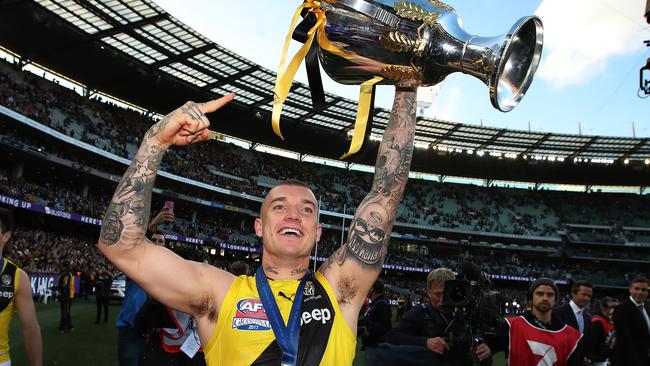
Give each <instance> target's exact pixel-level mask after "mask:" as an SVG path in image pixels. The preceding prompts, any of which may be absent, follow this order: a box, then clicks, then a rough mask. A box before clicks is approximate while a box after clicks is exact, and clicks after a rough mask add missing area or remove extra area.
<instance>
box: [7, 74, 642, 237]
mask: <svg viewBox="0 0 650 366" xmlns="http://www.w3.org/2000/svg"><path fill="white" fill-rule="evenodd" d="M0 104H2V105H5V106H7V107H8V108H11V109H13V110H16V111H18V112H20V113H22V114H24V115H26V116H28V117H30V118H32V119H34V120H36V121H38V122H40V123H43V124H44V125H47V126H49V127H51V128H54V129H56V130H58V131H60V132H62V133H65V134H67V135H69V136H72V137H74V138H76V139H79V140H81V141H84V142H87V143H89V144H92V145H94V146H97V147H99V148H101V149H104V150H106V151H109V152H112V153H114V154H116V155H119V156H123V157H126V158H131V157H132V156H133V154H134V152H135V151H136V149H137V146H138V143H139V141H140V139H141V137H142V136H143V135H144V133H145V131H146V130H147V129H148V128H149V126H150V125H151V124H153V123H154V122H155V121H154V120H153V119H151V118H149V117H148V116H144V115H142V114H140V113H138V112H135V111H132V110H127V109H122V108H118V107H116V106H113V105H110V104H106V103H102V102H100V101H98V100H95V99H93V98H86V97H82V96H80V95H78V94H77V93H75V92H73V91H71V90H69V89H66V88H63V87H60V86H58V85H56V84H54V83H52V82H49V81H47V80H45V79H43V78H40V77H37V76H35V75H32V74H30V73H27V72H20V71H17V70H16V69H15V68H14V67H12V65H9V64H6V63H1V64H0ZM197 162H200V163H197ZM162 168H163V169H164V170H167V171H170V172H172V173H175V174H179V175H182V176H185V177H187V178H190V179H194V180H197V181H201V182H204V183H208V184H212V185H217V186H220V187H223V188H228V189H232V190H235V191H238V192H242V193H248V194H252V195H256V196H263V195H264V193H265V190H266V189H267V188H266V187H265V186H264V185H260V184H259V182H263V181H266V182H269V181H270V182H273V181H277V180H282V179H288V178H299V179H301V180H303V181H305V182H307V183H309V184H310V185H311V186H312V187H313V188H314V191H315V193H316V195H317V196H319V197H320V198H321V199H322V205H323V206H322V207H323V208H324V209H327V210H331V211H337V212H342V211H343V207H346V208H347V211H348V212H350V211H351V210H352V208H354V207H356V206H357V205H358V203H359V202H360V201H361V199H362V198H363V195H364V192H366V191H367V190H368V188H369V187H370V184H371V180H372V176H371V175H370V174H368V173H362V172H356V171H347V170H343V169H337V168H333V167H325V166H322V165H317V164H309V163H301V164H296V163H295V160H291V159H287V158H283V157H278V156H275V155H268V154H263V153H260V152H257V151H250V150H245V149H242V148H239V147H235V146H233V145H229V144H224V143H217V142H215V143H209V144H202V145H200V147H199V146H193V147H188V148H184V149H175V150H174V153H173V154H167V155H166V157H165V159H164V160H163V166H162ZM648 203H649V202H648V196H634V195H622V194H589V195H587V194H584V193H567V192H552V191H529V190H515V189H507V188H495V187H492V188H485V187H477V186H470V185H458V184H441V183H434V182H428V181H421V180H412V181H411V182H410V183H409V185H408V186H407V192H406V195H405V199H404V202H403V204H402V206H401V207H400V209H399V211H398V215H399V216H398V221H400V222H404V223H412V224H420V225H431V226H436V227H443V228H455V229H464V230H470V231H486V232H498V233H510V234H520V235H538V236H557V230H558V229H559V228H560V225H561V224H562V223H567V222H569V223H586V224H599V225H613V224H618V225H621V226H624V225H628V226H650V218H649V217H648V216H647V215H641V214H640V213H641V212H643V210H644V209H645V207H647V205H648Z"/></svg>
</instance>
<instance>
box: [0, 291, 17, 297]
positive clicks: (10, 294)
mask: <svg viewBox="0 0 650 366" xmlns="http://www.w3.org/2000/svg"><path fill="white" fill-rule="evenodd" d="M0 297H4V298H7V299H11V298H12V297H14V292H13V291H0Z"/></svg>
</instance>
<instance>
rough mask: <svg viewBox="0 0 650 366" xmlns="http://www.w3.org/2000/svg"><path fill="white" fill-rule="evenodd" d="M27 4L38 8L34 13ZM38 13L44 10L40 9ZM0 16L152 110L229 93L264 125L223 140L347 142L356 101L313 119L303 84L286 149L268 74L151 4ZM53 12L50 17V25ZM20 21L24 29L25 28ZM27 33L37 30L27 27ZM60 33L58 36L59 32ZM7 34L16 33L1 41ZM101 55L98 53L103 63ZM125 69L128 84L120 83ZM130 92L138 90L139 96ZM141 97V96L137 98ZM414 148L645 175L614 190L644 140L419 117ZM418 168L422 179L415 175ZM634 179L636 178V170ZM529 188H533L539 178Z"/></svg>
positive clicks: (63, 1)
mask: <svg viewBox="0 0 650 366" xmlns="http://www.w3.org/2000/svg"><path fill="white" fill-rule="evenodd" d="M36 4H38V5H40V6H41V7H42V8H40V9H39V7H38V6H34V5H36ZM43 8H44V9H47V11H45V12H44V11H42V9H43ZM9 10H10V11H9ZM0 13H2V14H4V16H3V15H0V22H1V23H4V24H6V25H5V27H2V26H0V45H5V46H6V47H7V48H9V49H12V50H15V51H16V52H18V53H20V54H21V55H23V56H24V57H26V58H28V59H30V60H33V61H34V62H38V63H40V64H43V65H45V66H47V67H50V68H52V69H53V70H57V71H60V72H61V73H63V74H64V75H67V76H70V77H72V78H74V79H76V80H78V81H80V82H82V83H84V84H86V85H88V86H89V87H94V88H97V89H98V90H102V91H104V92H107V93H109V94H112V95H115V96H117V97H120V98H123V99H125V100H128V101H131V102H133V103H136V104H139V105H141V106H143V107H145V108H148V109H151V110H155V111H165V110H170V109H171V108H173V107H174V106H177V105H178V103H177V101H178V100H186V99H192V98H195V99H198V98H201V97H205V96H206V95H211V94H218V95H223V94H226V93H228V92H235V93H236V94H237V102H238V103H239V107H240V108H239V111H240V112H238V113H240V114H247V113H248V114H247V116H248V117H254V118H250V119H252V120H254V123H257V124H258V125H259V124H260V123H261V122H260V121H255V119H258V120H259V119H261V120H262V121H263V122H264V123H266V122H268V123H266V125H265V127H264V129H265V130H268V131H265V132H264V134H263V135H260V133H261V132H260V131H257V130H260V129H261V128H251V126H250V125H248V126H247V128H244V127H242V126H239V129H237V128H235V127H224V132H225V133H231V134H234V135H235V136H238V137H242V138H246V139H249V140H252V141H258V142H264V143H269V142H271V143H270V144H272V145H275V146H279V147H284V148H289V149H295V150H296V151H300V152H304V153H310V154H318V152H320V153H321V155H322V156H325V157H334V158H336V157H337V156H340V154H341V153H342V152H343V151H344V148H345V147H346V144H347V139H349V137H348V136H347V135H348V132H349V131H350V130H351V129H352V126H353V125H354V120H355V115H356V102H355V101H352V100H349V99H345V98H342V97H339V96H336V95H333V94H329V93H326V95H325V99H326V103H327V104H326V107H325V109H324V110H323V111H321V112H316V111H314V110H313V108H312V103H311V95H310V89H309V86H308V85H305V84H302V83H298V82H294V84H293V87H292V88H291V93H290V94H289V97H288V98H287V101H286V103H285V107H284V110H283V131H287V130H289V129H296V130H297V131H298V132H295V133H294V134H293V136H294V138H293V139H292V138H291V136H292V135H291V134H289V136H285V137H287V141H285V142H280V141H278V140H277V139H275V140H274V139H273V138H272V135H271V134H270V122H269V116H270V111H271V108H272V101H273V87H274V83H275V72H273V71H271V70H268V69H265V68H263V67H261V66H259V65H257V64H255V63H253V62H251V61H249V60H247V59H245V58H243V57H241V56H238V55H237V54H235V53H233V52H231V51H229V50H227V49H225V48H223V47H221V46H220V45H218V44H217V43H215V42H213V41H211V40H209V39H207V38H206V37H204V36H202V35H200V34H199V33H197V32H196V31H194V30H193V29H191V28H190V27H188V26H187V25H185V24H183V23H182V22H180V21H179V20H177V19H175V18H174V17H173V16H171V15H170V14H168V13H166V12H165V11H164V10H163V9H162V8H160V7H159V6H157V5H156V4H155V3H153V2H151V1H147V0H15V1H13V2H9V4H7V5H3V6H0ZM48 13H49V14H48ZM52 14H56V15H57V16H58V17H52V16H51V15H52ZM56 18H59V19H56ZM25 19H29V20H30V21H28V22H25ZM54 19H56V21H54ZM61 20H63V22H61ZM34 25H41V27H33V26H34ZM64 25H65V26H67V27H65V28H67V30H63V29H62V28H63V27H64ZM34 29H36V30H34ZM39 29H42V30H40V31H39ZM53 29H55V30H56V32H54V33H55V34H54V35H50V34H44V33H43V32H45V31H52V30H53ZM71 30H72V31H73V32H71ZM7 33H16V34H13V35H11V36H10V35H8V34H7ZM98 48H99V49H100V50H101V51H99V50H98ZM100 52H103V57H102V56H101V55H100ZM107 52H110V54H111V55H110V56H109V57H106V54H107ZM93 54H96V55H95V56H93ZM80 57H81V58H82V59H81V60H80ZM83 58H87V59H89V60H92V63H91V64H90V65H88V64H84V63H83V61H84V60H83ZM126 70H128V72H129V73H131V74H135V76H133V77H125V76H123V73H124V72H126ZM134 70H135V72H134ZM98 73H99V74H100V75H97V74H98ZM120 73H122V74H120ZM120 75H121V76H120ZM141 79H148V80H149V82H148V84H147V83H143V82H141V81H140V80H141ZM167 80H172V81H173V83H174V84H176V85H178V84H183V85H184V88H179V87H178V86H176V87H175V88H176V90H177V91H178V90H179V89H180V93H179V95H178V96H175V97H173V98H172V97H170V96H164V95H161V92H160V91H157V92H152V89H156V88H152V87H151V85H152V84H153V85H159V87H158V88H157V89H163V88H162V87H163V86H164V85H167V84H165V83H166V82H167ZM136 84H138V85H136ZM139 84H143V85H141V88H139V86H140V85H139ZM145 86H146V87H147V88H148V89H145ZM143 90H148V91H147V92H146V93H144V92H143ZM143 94H149V96H143ZM152 94H153V95H152ZM251 111H253V112H254V113H250V112H251ZM388 116H389V111H388V110H385V109H382V108H375V110H374V113H373V121H374V122H373V124H372V131H371V132H372V134H373V135H376V136H380V135H381V134H382V132H383V129H384V128H385V127H386V124H387V120H388ZM229 128H230V130H229ZM305 133H307V136H309V134H311V135H312V136H314V135H315V134H319V136H330V137H336V138H337V142H336V143H334V144H328V143H327V139H326V138H321V137H319V138H318V140H319V142H318V143H317V144H316V146H315V144H314V141H310V142H305V141H302V140H305V138H304V136H305ZM285 135H286V133H285ZM298 140H301V141H298ZM312 140H314V139H312ZM416 141H417V143H418V144H417V145H418V147H420V148H422V150H420V151H418V152H416V161H417V155H418V154H419V155H422V154H425V153H429V154H430V155H435V156H443V155H444V156H445V157H448V156H449V155H450V154H461V155H464V156H465V157H466V158H467V157H468V156H471V158H475V157H476V156H479V157H481V156H483V155H486V156H492V157H498V158H503V159H506V158H512V159H517V160H529V161H553V162H556V161H560V162H563V161H564V162H568V163H576V164H579V163H582V162H585V163H590V164H592V163H593V164H596V165H600V164H614V165H621V166H622V165H627V164H628V163H630V164H631V165H634V164H636V165H637V168H638V169H637V171H638V170H639V169H641V170H644V171H645V173H644V174H642V175H641V176H640V177H637V178H641V179H640V180H639V179H635V180H634V182H633V181H632V180H631V179H627V180H626V181H625V182H618V183H617V184H623V185H642V186H646V185H648V174H647V170H648V167H647V165H648V163H650V139H648V138H626V137H625V138H624V137H604V136H584V135H567V134H554V133H541V132H527V131H517V130H508V129H498V128H491V127H479V126H474V125H466V124H460V123H454V122H449V121H441V120H433V119H427V118H419V119H418V127H417V133H416ZM366 144H367V145H368V143H366ZM370 145H372V144H370ZM375 145H376V144H375ZM375 147H376V146H375ZM315 149H316V150H315ZM373 157H374V150H373V152H371V153H365V154H364V151H363V150H362V152H361V153H360V154H359V156H357V157H356V158H353V159H352V161H359V162H368V161H372V158H373ZM426 160H427V159H421V161H422V162H423V163H422V165H423V166H429V167H430V166H432V165H430V163H431V162H430V161H429V162H427V163H424V161H426ZM482 160H487V159H485V158H484V159H482ZM624 163H625V164H624ZM483 164H485V162H483ZM644 165H645V166H644ZM469 166H471V164H469ZM437 167H440V164H438V165H437ZM628 168H629V167H628ZM469 169H470V170H472V169H471V168H469ZM595 169H596V168H595ZM420 170H423V171H427V169H422V168H421V169H420ZM472 171H473V172H474V173H473V174H474V175H472V174H467V173H465V174H462V173H461V174H457V175H465V176H475V174H477V173H476V171H477V170H476V169H473V170H472ZM479 171H480V170H479ZM448 173H449V174H454V172H448ZM531 173H532V172H531ZM592 173H594V172H593V171H592ZM479 174H486V175H485V177H486V178H494V179H517V178H516V177H514V176H512V175H511V174H506V173H503V174H501V175H494V176H490V174H489V173H488V172H484V173H479ZM635 174H637V175H638V172H637V173H635ZM589 175H590V176H591V177H592V178H589V179H593V177H596V176H598V175H600V174H595V175H594V174H589ZM605 175H611V174H605ZM585 177H586V176H585ZM530 179H532V178H530ZM581 179H583V178H580V177H579V176H578V177H576V178H573V179H572V181H575V182H577V181H579V180H581ZM584 179H588V178H584ZM524 180H526V179H525V178H524ZM535 180H538V181H541V179H539V178H536V179H535ZM626 182H627V183H626ZM582 183H584V182H582ZM611 183H613V184H614V183H615V182H613V181H612V182H611Z"/></svg>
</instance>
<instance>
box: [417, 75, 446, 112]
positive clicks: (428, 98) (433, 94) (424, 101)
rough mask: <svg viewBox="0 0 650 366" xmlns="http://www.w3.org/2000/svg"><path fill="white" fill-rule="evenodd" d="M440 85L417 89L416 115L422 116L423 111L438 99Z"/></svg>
mask: <svg viewBox="0 0 650 366" xmlns="http://www.w3.org/2000/svg"><path fill="white" fill-rule="evenodd" d="M441 85H442V83H438V84H436V85H433V86H427V87H420V88H418V94H417V103H418V115H420V116H422V115H424V111H425V110H427V109H428V108H429V107H431V106H432V105H433V102H434V101H435V100H436V98H437V97H438V93H439V92H440V86H441Z"/></svg>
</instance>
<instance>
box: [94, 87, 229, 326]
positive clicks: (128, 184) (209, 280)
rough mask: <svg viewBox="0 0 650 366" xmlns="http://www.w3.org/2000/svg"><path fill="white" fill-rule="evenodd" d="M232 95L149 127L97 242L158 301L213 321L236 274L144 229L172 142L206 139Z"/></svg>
mask: <svg viewBox="0 0 650 366" xmlns="http://www.w3.org/2000/svg"><path fill="white" fill-rule="evenodd" d="M232 99H233V95H228V96H225V97H223V98H221V99H217V100H213V101H210V102H207V103H193V102H188V103H186V104H185V105H183V106H182V107H181V108H179V109H177V110H175V111H173V112H172V113H170V114H168V115H167V116H165V117H164V118H163V119H162V120H160V121H159V122H158V123H156V124H155V125H153V126H152V127H151V128H150V129H149V131H147V133H146V134H145V136H144V139H143V140H142V145H140V148H139V149H138V152H137V153H136V155H135V157H134V158H133V162H132V163H131V166H130V167H129V168H128V169H127V171H126V173H125V174H124V176H123V177H122V180H121V181H120V183H119V184H118V186H117V190H116V191H115V194H114V195H113V198H112V200H111V203H110V205H109V206H108V209H107V211H106V215H105V218H104V222H103V224H102V229H101V234H100V237H99V242H98V243H97V246H98V248H99V250H100V251H101V252H102V253H104V255H105V256H106V257H107V258H108V259H109V260H110V261H111V262H113V264H114V265H115V266H116V267H117V268H119V269H120V270H121V271H122V272H124V273H125V274H126V275H127V276H128V277H130V278H131V279H132V280H134V281H135V282H136V283H137V284H138V285H140V286H141V287H142V288H143V289H144V290H145V291H146V292H147V293H148V294H150V295H152V296H153V297H155V298H156V299H157V300H158V301H160V302H161V303H163V304H165V305H167V306H170V307H172V308H174V309H178V310H180V311H183V312H187V313H190V314H192V315H194V316H196V317H203V316H206V315H207V316H210V318H212V319H211V320H215V319H214V318H215V317H216V314H217V311H218V307H219V305H220V304H221V301H222V300H223V297H222V296H223V295H224V294H225V291H226V290H227V288H228V287H229V286H230V283H231V282H232V279H233V278H234V277H233V276H232V275H230V274H229V273H227V272H225V271H222V270H219V269H217V268H215V267H211V266H209V265H207V264H201V263H197V262H191V261H186V260H184V259H182V258H181V257H180V256H178V255H176V254H175V253H173V252H172V251H170V250H168V249H166V248H164V247H161V246H156V245H153V244H152V243H151V242H150V241H149V240H147V239H146V238H145V233H146V230H147V224H148V222H149V214H150V210H151V192H152V189H153V185H154V181H155V179H156V174H157V172H158V168H159V166H160V162H161V160H162V158H163V155H164V154H165V151H166V150H167V149H168V148H169V147H170V146H172V145H189V144H191V143H195V142H199V141H204V140H208V139H209V138H210V134H211V132H210V130H209V129H208V127H209V126H210V122H209V121H208V119H207V118H206V116H205V113H208V112H213V111H216V110H217V109H219V108H220V107H222V106H223V105H224V104H226V103H228V102H229V101H231V100H232ZM194 163H195V164H202V163H203V162H201V161H197V162H194Z"/></svg>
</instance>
